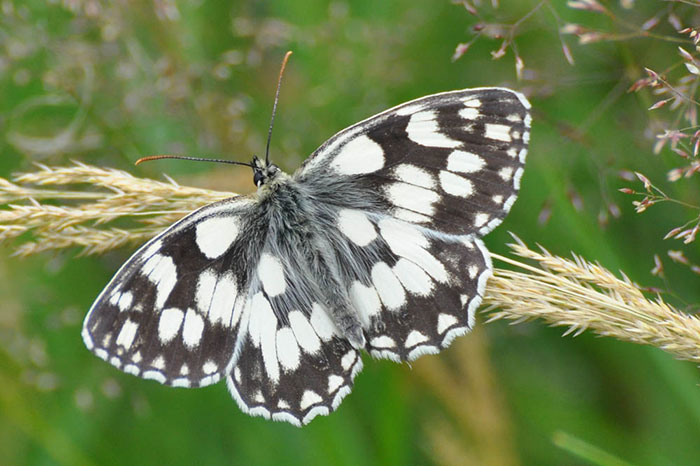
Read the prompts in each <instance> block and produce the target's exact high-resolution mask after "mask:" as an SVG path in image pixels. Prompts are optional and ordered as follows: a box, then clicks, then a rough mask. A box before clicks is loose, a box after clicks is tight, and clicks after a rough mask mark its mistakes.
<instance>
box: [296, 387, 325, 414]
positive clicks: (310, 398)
mask: <svg viewBox="0 0 700 466" xmlns="http://www.w3.org/2000/svg"><path fill="white" fill-rule="evenodd" d="M322 401H323V398H321V397H320V396H319V395H318V393H316V392H314V391H313V390H306V391H305V392H304V395H302V397H301V401H300V403H299V407H300V408H301V410H302V411H303V410H305V409H306V408H308V407H309V406H312V405H315V404H318V403H321V402H322Z"/></svg>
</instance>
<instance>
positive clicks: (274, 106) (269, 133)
mask: <svg viewBox="0 0 700 466" xmlns="http://www.w3.org/2000/svg"><path fill="white" fill-rule="evenodd" d="M291 54H292V51H291V50H290V51H289V52H287V53H286V54H285V55H284V58H283V59H282V67H281V68H280V75H279V77H278V78H277V91H275V103H273V104H272V118H271V119H270V129H269V130H268V131H267V147H266V148H265V165H268V164H269V158H270V139H272V125H273V124H274V123H275V113H276V112H277V100H278V99H279V97H280V85H281V84H282V75H283V74H284V68H285V67H286V66H287V61H288V60H289V56H290V55H291Z"/></svg>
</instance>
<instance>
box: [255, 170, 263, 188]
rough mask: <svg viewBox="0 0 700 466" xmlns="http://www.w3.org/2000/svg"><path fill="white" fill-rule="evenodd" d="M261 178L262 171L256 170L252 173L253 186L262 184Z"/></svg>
mask: <svg viewBox="0 0 700 466" xmlns="http://www.w3.org/2000/svg"><path fill="white" fill-rule="evenodd" d="M262 180H263V174H262V172H259V171H256V172H255V174H254V175H253V183H255V186H258V187H260V185H261V184H262Z"/></svg>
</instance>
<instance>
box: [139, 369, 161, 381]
mask: <svg viewBox="0 0 700 466" xmlns="http://www.w3.org/2000/svg"><path fill="white" fill-rule="evenodd" d="M141 377H143V378H144V379H150V380H155V381H156V382H159V383H165V381H166V380H167V379H166V378H165V375H163V373H162V372H158V371H146V372H144V373H143V374H141Z"/></svg>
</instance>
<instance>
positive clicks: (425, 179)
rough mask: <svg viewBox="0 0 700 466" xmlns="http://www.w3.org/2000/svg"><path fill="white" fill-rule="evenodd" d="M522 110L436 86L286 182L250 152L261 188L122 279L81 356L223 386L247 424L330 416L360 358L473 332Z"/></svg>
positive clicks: (200, 218)
mask: <svg viewBox="0 0 700 466" xmlns="http://www.w3.org/2000/svg"><path fill="white" fill-rule="evenodd" d="M529 108H530V104H529V103H528V101H527V100H526V98H525V97H524V96H523V95H522V94H519V93H517V92H514V91H511V90H509V89H503V88H478V89H465V90H459V91H452V92H445V93H441V94H435V95H429V96H426V97H422V98H420V99H417V100H413V101H410V102H407V103H404V104H402V105H399V106H397V107H394V108H392V109H390V110H387V111H385V112H382V113H380V114H378V115H375V116H373V117H371V118H368V119H366V120H364V121H362V122H360V123H357V124H355V125H353V126H351V127H349V128H347V129H345V130H343V131H341V132H339V133H338V134H336V135H335V136H333V137H332V138H331V139H329V140H328V141H326V142H325V143H324V144H323V145H322V146H321V147H320V148H319V149H318V150H316V151H315V152H314V153H313V154H312V155H311V157H309V159H308V160H306V162H305V163H304V164H303V165H302V166H301V168H299V169H298V170H297V171H296V172H295V173H294V174H292V175H288V174H286V173H284V172H283V171H281V170H280V169H279V168H278V167H277V166H276V165H274V164H272V163H269V162H268V160H267V158H266V160H261V159H258V158H254V160H253V162H252V164H251V165H252V168H253V173H254V181H255V184H256V185H257V187H258V189H257V192H256V193H254V194H251V195H247V196H236V197H232V198H230V199H227V200H224V201H221V202H216V203H213V204H210V205H208V206H205V207H203V208H201V209H199V210H197V211H195V212H193V213H192V214H190V215H188V216H186V217H185V218H183V219H182V220H180V221H179V222H177V223H175V224H174V225H172V226H171V227H169V228H168V229H166V230H165V231H164V232H163V233H161V234H160V235H158V236H157V237H155V238H153V239H152V240H151V241H149V242H148V243H146V244H145V245H144V246H143V247H141V248H140V249H139V250H138V251H136V253H135V254H134V255H133V256H132V257H131V258H130V259H129V260H128V261H127V262H126V263H125V264H124V265H123V266H122V267H121V268H120V269H119V271H118V272H117V273H116V275H115V276H114V278H113V279H112V280H111V281H110V283H109V284H108V285H107V287H106V288H105V289H104V290H103V291H102V293H101V294H100V295H99V297H98V298H97V300H96V301H95V303H94V304H93V305H92V308H91V309H90V312H89V313H88V315H87V317H86V318H85V323H84V327H83V332H82V335H83V339H84V340H85V344H86V345H87V347H88V348H89V349H90V350H91V351H92V352H94V353H95V354H96V355H97V356H99V357H100V358H102V359H104V360H106V361H108V362H110V363H111V364H113V365H114V366H115V367H117V368H119V369H121V370H122V371H124V372H127V373H129V374H133V375H137V376H140V377H143V378H145V379H153V380H156V381H158V382H160V383H163V384H166V385H171V386H176V387H202V386H205V385H210V384H213V383H215V382H217V381H219V380H220V379H221V378H223V377H225V378H226V383H227V385H228V388H229V390H230V392H231V395H232V396H233V398H235V399H236V401H237V402H238V405H239V406H240V407H241V409H242V410H243V411H245V412H246V413H249V414H251V415H255V416H263V417H265V418H268V419H269V418H272V419H274V420H280V421H287V422H290V423H292V424H295V425H302V424H306V423H308V422H309V421H310V420H311V419H313V418H314V417H315V416H317V415H319V414H323V415H325V414H328V413H329V412H331V411H333V410H335V409H336V408H337V407H338V405H339V404H340V402H341V401H342V399H343V398H344V397H345V396H346V395H347V394H348V393H349V392H350V390H351V388H352V385H353V379H354V378H355V376H356V375H357V373H358V372H359V371H360V370H361V368H362V359H361V355H360V353H361V351H362V350H363V349H364V350H366V351H367V352H369V353H370V354H371V355H372V356H374V357H377V358H387V359H391V360H394V361H397V362H398V361H411V360H413V359H416V358H417V357H419V356H421V355H424V354H432V353H437V352H439V351H440V350H441V349H443V348H446V347H447V346H448V345H449V344H450V343H451V342H452V340H453V339H454V338H455V337H457V336H459V335H462V334H464V333H466V332H467V331H469V330H470V329H471V327H472V326H473V324H474V314H475V311H476V308H477V307H478V306H479V303H480V302H481V297H482V293H483V291H484V287H485V285H486V280H487V279H488V277H489V276H490V273H491V261H490V257H489V252H488V251H487V250H486V247H485V246H484V243H483V242H482V240H481V236H483V235H485V234H486V233H488V232H490V231H491V230H493V229H494V227H496V226H497V225H498V224H499V223H500V222H501V221H502V220H503V218H504V217H505V215H506V214H507V213H508V211H509V210H510V208H511V206H512V205H513V202H514V201H515V199H516V196H517V193H518V189H519V186H520V178H521V176H522V174H523V168H524V163H525V155H526V152H527V146H528V140H529V135H530V133H529V131H530V120H531V117H530V114H529Z"/></svg>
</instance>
